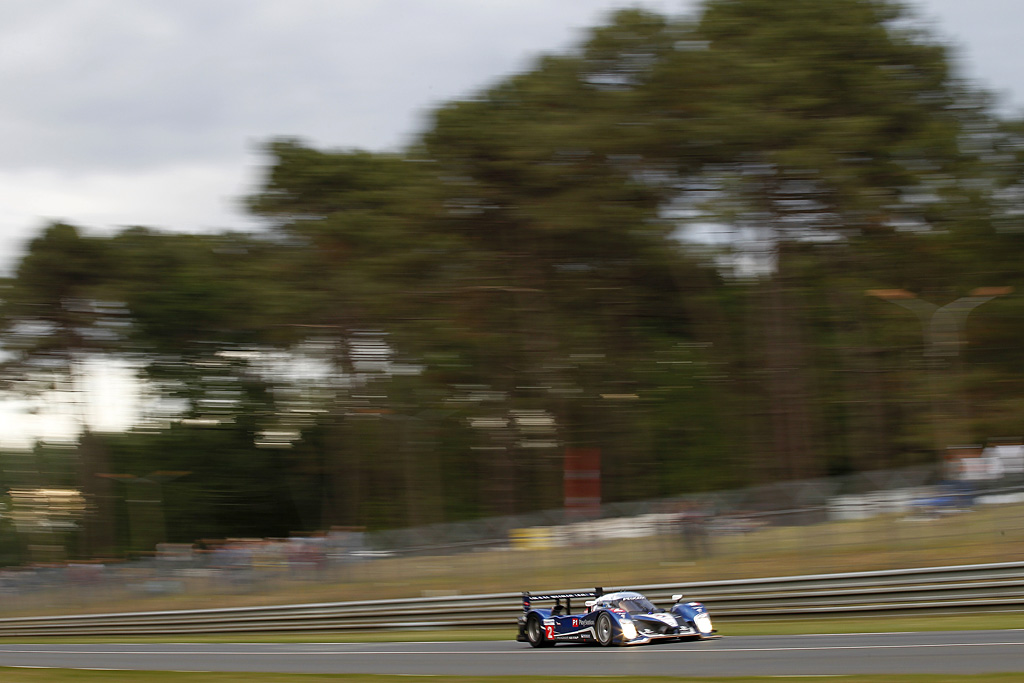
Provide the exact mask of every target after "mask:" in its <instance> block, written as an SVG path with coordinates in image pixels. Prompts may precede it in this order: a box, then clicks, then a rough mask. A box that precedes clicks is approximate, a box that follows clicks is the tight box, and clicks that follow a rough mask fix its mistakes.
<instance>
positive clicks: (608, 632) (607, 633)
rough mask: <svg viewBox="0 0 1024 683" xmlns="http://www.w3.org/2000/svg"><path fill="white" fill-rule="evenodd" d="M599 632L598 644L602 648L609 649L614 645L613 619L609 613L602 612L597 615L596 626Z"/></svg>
mask: <svg viewBox="0 0 1024 683" xmlns="http://www.w3.org/2000/svg"><path fill="white" fill-rule="evenodd" d="M594 628H595V630H596V631H597V642H598V644H600V645H601V646H602V647H608V646H609V645H611V644H612V637H613V635H614V633H613V631H612V618H611V617H610V616H608V613H607V612H601V613H600V614H599V615H597V623H596V624H595V625H594Z"/></svg>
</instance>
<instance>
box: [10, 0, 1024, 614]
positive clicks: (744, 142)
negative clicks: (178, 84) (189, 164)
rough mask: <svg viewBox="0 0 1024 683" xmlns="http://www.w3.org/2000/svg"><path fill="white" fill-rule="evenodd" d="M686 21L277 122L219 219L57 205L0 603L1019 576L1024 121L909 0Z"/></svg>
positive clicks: (15, 464) (22, 298)
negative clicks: (898, 573) (803, 578)
mask: <svg viewBox="0 0 1024 683" xmlns="http://www.w3.org/2000/svg"><path fill="white" fill-rule="evenodd" d="M683 9H685V10H686V11H685V12H682V13H680V14H672V13H670V12H668V11H664V12H663V11H656V10H655V9H654V8H652V7H648V8H646V9H644V8H633V9H622V10H617V11H615V12H611V13H608V14H606V15H602V19H601V20H600V22H599V23H596V24H595V25H594V26H593V27H592V28H590V29H588V30H587V31H585V32H583V33H582V34H581V36H580V39H579V40H578V42H577V43H576V44H575V45H574V46H573V47H571V48H569V49H566V50H563V51H561V52H558V53H552V54H549V55H546V56H542V57H539V58H537V59H535V60H534V61H532V62H531V63H530V64H529V65H528V66H526V67H523V68H521V69H519V70H518V71H516V72H515V73H512V74H511V75H507V76H505V77H502V78H501V79H499V80H497V81H496V82H494V83H493V84H491V85H490V86H488V87H485V88H484V89H481V90H478V91H476V92H474V93H472V94H471V95H466V96H462V97H458V98H454V99H452V100H450V101H447V102H443V103H440V104H438V105H437V106H436V107H435V108H433V109H432V110H431V112H430V114H429V115H427V116H425V117H424V123H423V125H422V128H421V130H420V131H419V132H418V133H417V134H415V135H412V136H410V139H409V141H408V142H407V143H406V144H403V145H402V146H401V147H400V148H396V149H392V150H388V151H380V152H374V151H365V150H361V149H354V148H325V147H321V146H319V145H317V144H315V143H311V142H307V141H305V140H303V139H301V138H299V137H289V136H287V135H286V134H287V132H288V131H287V126H285V125H282V129H281V131H280V135H274V136H267V137H265V138H264V139H263V140H262V141H261V142H260V143H259V150H260V152H259V154H260V160H261V161H260V163H259V166H258V169H256V175H257V176H258V181H257V182H256V183H255V186H254V187H253V188H252V189H251V191H247V192H246V193H245V196H244V198H243V199H242V202H243V204H244V206H245V209H246V211H247V215H248V219H247V220H249V221H251V222H250V223H249V224H247V225H245V226H242V227H240V228H238V229H235V230H205V231H200V232H195V231H193V232H181V231H176V230H168V229H161V228H157V227H146V226H140V225H136V226H131V227H121V228H117V229H110V227H109V226H106V228H105V229H101V230H93V226H88V225H78V224H76V222H75V221H72V220H67V219H63V220H58V221H51V222H47V223H45V224H44V225H42V226H41V227H40V228H39V229H38V230H37V231H35V232H34V233H33V236H32V237H31V239H30V240H29V241H28V243H27V246H26V248H25V249H24V251H23V252H20V253H18V254H17V255H16V256H15V258H14V259H13V260H12V263H13V266H12V268H11V274H10V276H9V277H6V278H5V279H3V280H2V282H0V287H2V289H0V348H2V363H3V365H2V377H0V379H2V382H3V384H2V388H3V404H4V418H3V420H4V423H3V424H4V425H5V432H6V433H5V434H3V435H0V437H2V438H0V566H3V567H7V568H8V569H7V570H5V571H4V572H3V574H2V581H3V584H2V586H4V587H6V589H7V590H8V591H9V592H10V593H12V594H19V595H20V594H25V592H26V590H27V589H26V586H34V585H45V586H47V587H53V586H54V585H58V586H59V585H75V586H81V585H96V584H97V583H98V582H100V583H102V582H106V584H105V585H109V586H112V587H113V586H116V587H117V589H118V590H123V589H125V587H126V586H134V587H135V589H136V590H138V591H140V592H143V593H147V594H153V595H164V594H178V593H182V592H186V591H192V592H203V591H206V592H213V593H217V592H220V593H224V592H233V591H235V590H236V588H237V587H238V586H246V587H249V586H255V585H264V583H265V582H264V581H263V579H269V578H273V579H275V581H276V580H282V581H310V580H313V581H325V580H327V579H330V580H331V581H342V582H344V581H348V582H349V583H350V584H351V585H353V586H356V585H360V586H361V585H363V584H365V583H377V584H381V585H383V584H386V583H387V582H388V580H387V579H384V578H381V577H384V576H388V575H389V574H388V573H387V571H391V572H394V576H396V577H397V576H404V577H406V580H407V578H408V577H409V576H410V575H412V572H413V571H422V572H424V574H423V578H422V585H418V586H411V587H410V586H409V584H408V583H407V582H406V583H402V581H398V580H396V581H395V582H394V583H395V586H398V587H394V588H393V589H391V590H392V592H398V593H401V592H402V590H406V591H412V592H413V593H415V594H419V592H421V591H422V590H426V589H425V588H423V586H432V588H431V590H440V591H444V590H452V589H453V587H452V585H450V584H451V583H452V582H451V581H448V579H446V578H445V577H446V576H450V572H451V571H452V568H453V567H454V566H455V565H456V564H457V562H456V560H454V559H451V558H453V557H455V556H456V555H459V554H465V553H469V552H472V553H481V552H493V553H496V555H494V556H493V557H495V558H501V557H503V556H502V555H501V553H503V552H509V551H520V552H524V553H534V554H536V556H537V557H541V558H544V557H549V556H550V554H551V552H552V551H554V550H555V549H558V548H575V549H577V550H578V551H579V552H578V553H577V554H576V555H575V556H574V558H575V559H573V560H572V561H568V562H567V561H564V560H560V561H559V562H557V563H550V566H549V567H548V568H549V570H550V573H549V574H548V575H547V576H546V578H548V579H550V580H551V581H553V582H554V581H558V582H573V583H574V584H575V583H576V582H577V579H575V578H574V577H575V576H577V575H578V574H577V571H576V570H578V569H579V568H580V567H585V568H587V570H588V571H594V572H608V571H612V568H611V567H603V566H602V565H601V564H600V562H601V560H600V558H601V557H602V553H603V552H604V551H605V550H607V549H608V548H609V547H615V548H619V549H623V548H625V549H628V550H629V552H631V553H633V554H634V555H633V556H634V557H636V558H638V559H640V560H643V562H645V563H647V564H649V567H650V571H648V572H646V573H645V572H642V571H639V570H638V569H637V568H636V567H634V570H635V571H634V572H633V573H632V574H630V575H628V576H627V575H624V576H622V579H621V580H622V581H629V580H639V579H641V578H642V579H645V580H667V579H665V576H669V575H675V576H678V575H679V573H680V572H685V573H687V575H688V576H691V577H697V576H704V575H723V574H730V573H731V574H732V575H743V574H745V573H749V572H753V571H755V569H753V568H751V566H752V565H753V564H755V563H756V564H757V568H756V570H757V571H761V572H773V571H777V572H780V573H781V572H785V571H791V570H793V567H794V566H796V565H795V564H794V562H797V561H798V558H800V557H801V555H804V565H803V568H804V569H810V568H817V569H819V570H822V571H824V570H829V569H836V568H846V567H849V566H850V562H851V559H850V558H851V557H855V556H856V557H860V558H864V563H863V566H864V568H879V567H882V568H884V567H888V566H897V565H898V566H913V565H914V564H915V563H928V564H941V563H943V562H947V561H952V562H954V563H956V562H960V561H962V560H964V559H965V558H973V559H978V560H979V561H998V560H1001V559H1019V558H1018V557H1017V555H1016V554H1015V553H1017V551H1016V548H1017V546H1018V545H1019V543H1018V541H1019V540H1020V539H1019V538H1018V530H1017V522H1016V521H1015V520H1016V518H1017V511H1018V508H1017V507H1016V505H1017V504H1019V503H1020V502H1021V501H1022V500H1024V497H1022V494H1021V493H1020V491H1024V488H1022V487H1021V485H1022V483H1024V450H1022V447H1021V445H1020V444H1021V440H1020V436H1021V434H1024V424H1022V418H1024V379H1022V377H1024V373H1022V369H1024V368H1022V364H1024V358H1022V356H1021V353H1020V350H1021V345H1020V339H1021V335H1022V334H1024V315H1022V312H1024V303H1022V299H1021V297H1020V292H1022V291H1024V282H1022V280H1024V270H1022V268H1021V265H1020V263H1021V256H1022V255H1024V211H1022V204H1021V200H1022V196H1024V195H1022V189H1024V184H1022V180H1024V177H1022V172H1024V120H1022V119H1020V118H1018V117H1017V116H1016V115H1014V114H1009V113H1007V112H1006V110H1005V107H1004V106H1003V105H1002V103H1001V102H1000V100H999V98H998V97H996V96H995V95H994V94H992V93H991V92H989V91H988V90H986V88H985V87H984V85H983V84H981V83H978V82H976V81H974V80H972V79H971V78H968V77H967V76H966V75H965V72H964V69H963V68H962V67H961V65H960V64H959V62H958V60H957V57H956V52H955V50H954V48H953V46H952V45H951V44H950V43H949V42H947V41H946V40H945V39H944V38H942V37H941V36H940V35H939V34H938V33H937V32H936V31H935V30H934V27H933V26H932V25H931V24H930V23H929V21H927V20H926V19H925V18H924V17H923V16H922V15H921V14H916V13H914V12H911V11H909V10H906V9H905V8H903V7H901V6H900V5H898V4H897V3H890V2H882V1H877V0H830V2H821V1H820V0H790V1H789V2H786V3H778V2H774V1H772V0H706V1H705V2H703V3H685V7H684V8H683ZM264 19H266V17H264ZM294 103H295V106H297V107H300V106H302V100H301V98H300V99H297V100H295V101H294ZM172 194H173V193H172ZM967 512H970V513H971V514H970V515H967V514H966V513H967ZM968 517H969V518H970V520H972V521H969V522H968V521H967V519H968ZM837 525H838V526H837ZM837 530H843V531H844V533H839V532H838V531H837ZM911 530H913V531H911ZM787 534H788V535H787ZM638 539H642V540H638ZM951 539H956V540H951ZM970 539H973V540H970ZM608 544H610V545H608ZM616 544H618V545H616ZM623 544H625V545H623ZM918 547H919V549H920V550H921V553H920V554H918V555H911V554H908V552H907V551H908V550H911V549H914V548H918ZM808 548H814V549H815V553H818V554H817V555H816V556H815V557H817V558H818V559H816V560H815V561H814V562H810V561H808V560H807V556H806V553H807V552H809V551H808V550H807V549H808ZM940 549H945V550H944V551H941V552H940ZM588 550H589V551H590V552H588ZM769 555H770V556H772V557H774V558H775V560H773V561H772V562H764V561H757V560H755V559H754V558H758V557H760V558H762V560H763V558H765V557H767V556H769ZM424 556H430V557H444V558H449V559H448V560H445V561H443V562H441V563H440V564H439V565H437V567H436V569H435V570H431V569H430V567H431V566H433V565H431V564H430V563H429V562H425V561H422V557H424ZM489 557H490V556H489ZM409 558H413V560H415V558H421V560H419V561H412V560H409ZM403 561H409V563H408V564H403ZM538 561H539V560H538ZM494 562H495V565H494V567H501V566H502V562H501V561H500V559H495V560H494ZM544 562H547V560H544ZM544 562H541V566H548V565H545V564H544ZM573 562H575V563H577V565H578V566H576V567H574V566H573ZM476 564H477V565H478V566H484V565H486V563H485V562H482V561H478V562H476ZM371 565H372V566H373V567H374V569H372V570H366V569H365V568H366V567H369V566H371ZM382 567H391V569H390V570H387V571H385V570H383V569H381V568H382ZM235 569H239V570H241V571H244V572H245V574H244V576H246V577H248V578H247V579H246V580H245V581H242V582H238V581H237V580H236V579H237V577H238V576H242V574H235V573H231V574H230V576H231V577H235V578H232V579H231V581H230V582H221V583H218V581H219V580H218V579H216V578H215V577H217V576H220V575H221V574H220V572H229V571H234V570H235ZM364 570H365V571H364ZM261 571H262V572H263V573H260V572H261ZM361 571H362V572H364V573H363V574H360V573H359V572H361ZM431 571H434V574H433V575H431V574H430V572H431ZM466 571H470V570H469V568H466ZM474 571H476V569H474ZM123 572H129V574H128V575H129V576H131V577H134V578H133V579H132V580H125V578H124V576H125V574H124V573H123ZM430 576H433V577H434V578H430ZM477 578H478V581H479V584H480V585H492V586H493V587H494V589H495V590H498V589H504V590H513V589H519V588H523V586H519V585H518V584H516V585H506V580H509V581H513V582H515V581H519V580H520V577H519V576H508V575H507V574H503V573H502V572H501V571H498V569H495V571H494V572H492V574H491V575H490V576H489V578H487V579H484V578H482V577H477ZM257 579H259V580H257ZM446 581H448V583H446ZM488 581H490V582H491V583H490V584H488ZM76 582H77V583H76ZM361 582H362V583H361ZM600 582H603V583H606V584H608V583H612V581H609V580H605V579H601V580H600V581H599V583H600ZM267 585H269V584H267ZM228 586H233V587H235V588H231V589H230V590H229V589H228ZM401 586H405V588H402V587H401ZM238 590H241V589H238ZM246 590H248V588H247V589H246ZM382 592H387V591H382ZM96 594H97V595H99V594H100V593H96ZM335 594H337V593H335ZM363 594H365V593H363Z"/></svg>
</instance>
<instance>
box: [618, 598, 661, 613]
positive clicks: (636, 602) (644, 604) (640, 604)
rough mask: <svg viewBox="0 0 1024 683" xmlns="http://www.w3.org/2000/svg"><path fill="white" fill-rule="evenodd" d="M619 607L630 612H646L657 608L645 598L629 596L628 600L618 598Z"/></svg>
mask: <svg viewBox="0 0 1024 683" xmlns="http://www.w3.org/2000/svg"><path fill="white" fill-rule="evenodd" d="M619 609H624V610H626V611H627V612H629V613H630V614H647V613H649V612H654V611H655V610H657V609H658V608H657V607H655V606H654V603H652V602H651V601H650V600H648V599H647V598H629V599H628V600H619Z"/></svg>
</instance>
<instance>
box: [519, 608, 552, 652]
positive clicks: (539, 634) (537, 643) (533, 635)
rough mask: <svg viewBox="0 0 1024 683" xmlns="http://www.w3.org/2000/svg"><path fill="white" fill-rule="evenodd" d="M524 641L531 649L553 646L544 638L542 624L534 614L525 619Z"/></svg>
mask: <svg viewBox="0 0 1024 683" xmlns="http://www.w3.org/2000/svg"><path fill="white" fill-rule="evenodd" d="M526 640H528V641H529V642H530V645H531V646H532V647H551V646H552V645H554V644H555V643H554V641H551V640H548V639H547V638H545V637H544V623H543V622H542V621H541V619H540V616H539V615H536V614H531V615H530V616H529V617H527V619H526Z"/></svg>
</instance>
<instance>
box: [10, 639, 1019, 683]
mask: <svg viewBox="0 0 1024 683" xmlns="http://www.w3.org/2000/svg"><path fill="white" fill-rule="evenodd" d="M0 666H29V667H55V668H72V669H108V670H163V671H236V672H240V671H244V672H248V671H261V672H279V673H376V674H420V675H430V674H433V675H438V676H446V675H447V676H452V675H460V674H461V675H477V676H480V675H483V676H486V675H500V674H506V675H508V674H520V675H531V676H544V675H549V676H553V675H570V676H571V675H577V676H578V675H597V674H603V675H621V676H656V675H661V676H754V675H759V676H773V675H777V676H785V675H790V676H793V675H828V674H869V673H901V674H902V673H936V674H937V673H944V674H968V673H999V672H1024V630H1003V631H955V632H936V633H889V634H853V635H850V634H846V635H804V636H760V637H740V636H736V637H723V638H718V639H715V640H706V641H700V642H687V643H662V644H655V645H645V646H639V647H631V648H607V649H605V648H598V647H592V646H591V647H588V646H574V645H559V646H557V647H554V648H549V649H543V650H534V649H532V648H530V647H529V646H528V645H526V644H524V643H516V642H514V641H500V642H456V643H435V642H421V643H299V644H218V645H210V644H202V645H200V644H188V643H182V644H160V645H143V644H138V645H123V644H121V645H118V644H104V645H99V644H93V645H56V644H34V645H27V644H6V643H5V644H0Z"/></svg>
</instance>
